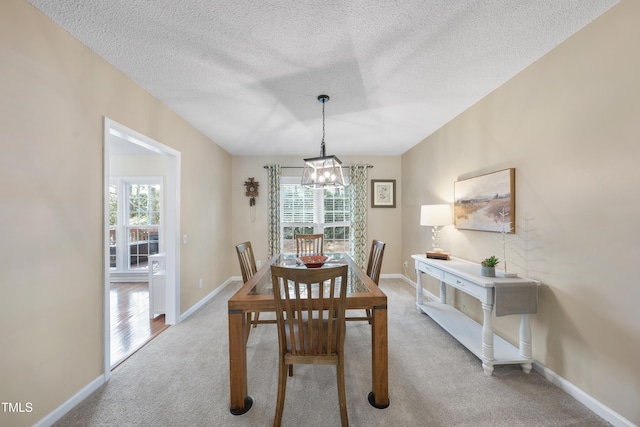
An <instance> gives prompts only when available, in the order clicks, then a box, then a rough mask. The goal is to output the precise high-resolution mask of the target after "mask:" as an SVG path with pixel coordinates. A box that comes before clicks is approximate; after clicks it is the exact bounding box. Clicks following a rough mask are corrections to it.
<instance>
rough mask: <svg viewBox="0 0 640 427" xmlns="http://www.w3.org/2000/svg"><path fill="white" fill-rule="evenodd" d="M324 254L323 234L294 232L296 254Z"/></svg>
mask: <svg viewBox="0 0 640 427" xmlns="http://www.w3.org/2000/svg"><path fill="white" fill-rule="evenodd" d="M307 255H324V234H296V256H307Z"/></svg>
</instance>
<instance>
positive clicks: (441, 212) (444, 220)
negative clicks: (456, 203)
mask: <svg viewBox="0 0 640 427" xmlns="http://www.w3.org/2000/svg"><path fill="white" fill-rule="evenodd" d="M450 224H453V221H452V215H451V205H446V204H443V205H423V206H422V207H421V208H420V225H427V226H428V225H430V226H436V225H437V226H442V225H450Z"/></svg>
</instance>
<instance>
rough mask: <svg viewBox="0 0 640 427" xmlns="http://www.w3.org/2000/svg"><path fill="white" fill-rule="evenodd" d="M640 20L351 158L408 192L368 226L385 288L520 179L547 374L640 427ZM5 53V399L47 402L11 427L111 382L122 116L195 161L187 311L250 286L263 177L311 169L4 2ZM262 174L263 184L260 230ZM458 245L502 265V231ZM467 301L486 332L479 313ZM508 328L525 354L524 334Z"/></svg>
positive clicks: (1, 220) (620, 10) (579, 38)
mask: <svg viewBox="0 0 640 427" xmlns="http://www.w3.org/2000/svg"><path fill="white" fill-rule="evenodd" d="M637 22H640V5H638V3H637V2H634V1H632V0H622V1H621V3H620V4H619V5H618V6H616V7H614V8H613V9H612V10H611V11H610V12H608V13H607V14H605V15H604V16H603V17H601V18H600V19H598V20H597V21H595V22H594V23H593V24H591V25H590V26H588V27H587V28H585V29H584V30H583V31H581V32H579V33H578V34H577V35H576V36H574V37H572V38H571V39H570V40H568V41H567V42H566V43H564V44H563V45H561V46H560V47H559V48H558V49H556V50H554V51H553V52H551V53H550V54H548V55H546V56H545V57H543V58H542V59H541V60H539V61H538V62H537V63H536V64H534V65H533V66H531V67H529V68H528V69H526V70H525V71H524V72H522V73H521V74H520V75H518V76H517V77H515V78H514V79H512V80H511V81H510V82H508V83H507V84H505V85H504V86H503V87H502V88H500V89H499V90H497V91H496V92H494V93H493V94H491V95H489V96H488V97H486V98H485V99H484V100H483V101H481V102H480V103H478V104H477V105H475V106H474V107H472V108H470V109H469V110H468V111H467V112H465V113H464V114H462V115H461V116H460V117H458V118H457V119H455V120H453V121H452V122H451V123H449V124H448V125H447V126H445V127H443V128H442V129H441V130H440V131H438V132H437V133H435V134H434V135H432V136H431V137H429V138H427V139H426V140H425V141H423V142H422V143H421V144H419V145H418V146H416V147H415V148H414V149H412V150H410V151H409V152H407V153H406V154H405V155H403V156H402V157H401V158H400V157H365V158H354V159H347V158H345V159H343V160H345V163H350V162H352V161H353V162H367V163H370V164H373V165H374V168H373V169H371V170H370V171H369V178H370V179H371V178H373V179H396V180H397V184H398V186H397V191H398V200H397V203H398V206H399V207H398V208H396V209H369V225H370V226H369V240H371V239H373V238H380V239H382V240H384V241H386V242H387V244H388V249H387V252H386V253H385V262H384V266H383V271H382V272H383V274H390V273H398V272H402V271H403V269H402V262H403V261H405V260H406V261H408V262H409V263H410V264H411V258H410V255H411V254H412V253H420V252H424V250H425V249H426V247H427V244H428V233H429V231H428V230H427V229H426V228H425V227H420V226H419V225H418V215H419V214H418V212H419V206H420V205H421V204H425V203H439V202H442V201H451V200H452V197H453V194H452V193H453V192H452V188H453V182H454V181H456V180H457V179H460V178H464V177H468V176H471V175H473V174H476V173H482V172H488V171H493V170H497V169H502V168H505V167H515V168H516V171H517V177H516V178H517V184H516V188H517V212H518V221H519V224H520V225H524V224H528V227H529V230H530V231H529V237H530V246H529V250H528V252H527V253H526V263H524V262H522V263H521V265H522V267H519V269H520V270H521V271H520V272H521V273H523V274H524V273H526V274H528V275H530V276H531V277H535V278H538V279H540V280H542V281H543V286H542V288H541V291H540V313H539V314H538V315H536V316H533V332H534V357H535V358H536V359H537V360H538V361H540V363H542V364H544V365H546V366H548V367H549V368H550V369H552V370H553V371H555V372H557V373H558V374H559V375H561V376H562V377H564V378H566V379H567V380H569V381H570V382H571V383H573V384H575V385H576V386H578V387H579V388H581V389H582V390H584V391H585V392H587V393H588V394H590V395H592V396H594V397H595V398H596V399H598V400H599V401H601V402H603V403H604V404H605V405H607V406H609V407H611V408H612V409H614V410H615V411H618V412H619V413H620V414H622V415H623V416H625V417H627V418H628V419H630V420H631V421H633V422H634V423H636V424H638V423H640V412H639V411H640V409H638V407H637V402H638V401H640V390H639V388H638V384H640V374H639V372H640V371H639V370H638V368H637V360H639V359H640V354H639V352H640V330H639V329H638V325H640V321H639V317H638V314H637V313H638V311H637V304H638V301H640V290H639V289H640V288H639V287H638V286H636V283H635V282H636V281H637V277H638V276H639V273H640V271H639V268H638V265H639V264H638V263H637V261H636V259H635V258H636V257H637V255H638V253H639V252H640V251H639V249H640V248H639V245H638V243H637V240H636V238H637V237H638V236H639V235H640V233H639V231H640V230H639V226H638V222H637V221H636V218H637V217H639V216H640V215H639V214H640V201H639V200H640V186H638V185H637V183H638V176H637V172H635V171H636V170H637V165H636V162H637V159H638V158H640V143H639V142H638V141H639V140H640V138H639V136H640V121H639V120H637V118H638V117H640V114H639V113H640V105H639V103H640V86H639V80H638V78H637V76H638V75H640V56H639V55H638V54H637V47H638V45H639V44H640V43H639V41H640V27H639V26H638V25H637ZM0 52H1V55H0V94H1V99H2V102H0V129H2V133H1V134H0V148H1V149H2V154H1V155H0V182H2V185H1V186H0V207H1V208H2V209H1V210H0V227H1V233H0V235H1V236H2V239H3V244H2V245H0V326H1V327H2V331H3V333H2V350H1V351H0V378H2V380H1V381H0V400H2V401H6V402H32V403H33V412H31V413H26V414H13V415H11V414H5V413H0V425H7V424H9V425H32V424H33V423H34V422H37V421H38V420H39V419H41V418H42V417H44V416H46V415H47V414H49V413H50V412H51V411H53V410H54V409H55V408H57V407H58V406H59V405H61V404H62V403H64V402H65V401H66V400H67V399H69V398H70V397H71V396H73V395H74V394H75V393H77V392H78V391H80V390H81V389H82V388H83V387H85V386H86V385H87V384H89V383H90V382H91V381H93V380H95V379H96V378H98V377H99V376H100V375H101V374H102V368H103V337H102V331H103V325H102V323H103V288H102V286H103V284H102V280H103V265H102V261H103V224H102V218H103V201H102V190H103V182H102V176H103V174H102V165H103V158H102V119H103V116H106V117H109V118H110V119H113V120H115V121H117V122H119V123H121V124H123V125H125V126H127V127H129V128H132V129H134V130H136V131H138V132H140V133H142V134H145V135H147V136H149V137H151V138H153V139H155V140H157V141H159V142H161V143H163V144H165V145H168V146H170V147H172V148H174V149H176V150H178V151H180V152H181V155H182V168H181V171H182V173H181V179H182V181H181V196H182V198H181V221H180V228H181V230H180V232H181V234H185V233H186V234H188V235H189V243H188V244H187V245H181V248H180V251H181V253H180V255H181V272H182V273H181V278H180V279H181V312H185V311H186V310H187V309H189V308H190V307H192V306H193V305H194V304H195V303H196V302H198V301H200V300H201V299H202V298H203V297H204V296H206V295H207V294H209V293H210V292H211V291H213V290H214V289H215V288H216V287H217V286H219V285H220V284H221V283H222V282H224V281H225V280H226V279H227V278H228V277H229V276H231V275H239V268H238V267H237V260H236V258H235V253H234V252H233V250H232V249H230V248H232V247H233V245H234V244H236V243H239V242H241V241H244V240H252V241H253V242H254V245H255V247H256V255H257V256H258V258H259V259H261V260H263V261H264V260H265V258H266V231H264V230H265V226H264V221H265V215H266V210H265V203H266V192H265V186H266V173H265V171H264V169H263V167H262V166H263V165H264V164H267V163H272V162H278V163H281V164H283V165H299V164H300V163H301V159H299V158H297V157H296V158H284V157H279V158H273V159H269V158H253V157H238V156H235V157H232V156H230V155H229V154H228V153H226V152H224V151H223V150H222V149H220V148H219V147H218V146H216V145H215V144H213V143H212V142H211V141H210V140H208V139H207V138H205V137H204V136H202V135H201V134H200V133H198V132H197V131H196V130H195V129H193V128H192V127H191V126H189V125H188V124H187V123H185V122H184V121H183V120H181V119H180V118H179V117H177V116H176V115H175V114H174V113H173V112H172V111H170V110H169V109H168V108H166V107H165V106H164V105H162V104H161V103H160V102H159V101H157V100H156V99H154V98H153V97H151V96H150V95H149V94H147V93H146V92H144V91H143V90H142V89H141V88H139V87H138V86H137V85H135V84H134V83H133V82H131V81H130V80H129V79H127V78H126V77H125V76H124V75H122V74H121V73H119V72H118V71H116V70H115V69H114V68H113V67H111V66H110V65H109V64H107V63H106V62H105V61H103V60H102V59H100V58H99V57H97V56H96V55H95V54H94V53H93V52H91V51H90V50H88V49H87V48H86V47H85V46H83V45H82V44H81V43H79V42H77V41H76V40H75V39H73V38H72V37H71V36H70V35H69V34H67V33H66V32H65V31H64V30H62V29H61V28H60V27H58V26H57V25H55V24H54V23H52V22H51V21H50V20H49V19H48V18H46V17H44V16H43V15H42V14H41V13H40V12H38V11H37V10H35V9H34V8H33V7H32V6H31V5H29V4H28V3H27V2H26V1H24V0H3V1H1V2H0ZM251 176H254V177H256V179H257V180H258V181H260V183H261V184H262V187H261V196H260V197H259V198H258V205H257V210H256V218H257V219H256V222H255V223H252V222H251V221H250V219H249V206H248V200H247V198H246V197H245V196H244V188H243V186H242V183H243V182H244V181H245V180H246V179H247V178H248V177H251ZM232 213H233V215H232ZM524 218H529V219H530V221H528V222H526V221H524ZM228 224H232V226H231V227H229V226H228ZM401 224H402V225H401ZM522 235H523V234H522V233H519V235H518V236H519V237H518V238H520V237H521V236H522ZM442 243H443V246H444V247H445V248H447V249H449V250H450V251H451V252H453V253H454V255H458V256H461V257H464V258H468V259H472V260H476V261H477V260H479V259H480V258H482V257H484V256H486V255H487V254H488V253H493V252H496V250H495V242H494V240H493V235H491V234H489V233H480V232H472V231H456V230H455V229H453V228H452V227H449V228H447V229H445V231H444V232H443V242H442ZM411 270H412V269H411V268H409V272H408V273H409V275H410V276H411V277H412V278H413V279H415V276H414V274H413V273H412V272H411ZM200 278H203V282H204V287H203V288H202V289H199V288H198V287H197V282H198V279H200ZM428 287H429V290H430V291H431V292H436V289H435V284H434V283H433V282H429V284H428ZM456 302H457V303H458V306H459V307H460V308H461V309H462V310H465V311H468V312H469V313H470V314H471V315H472V316H475V317H478V316H479V309H478V307H477V305H476V304H475V302H474V301H472V300H468V299H465V298H461V297H459V298H457V300H456ZM496 327H497V329H498V330H499V332H500V333H501V334H503V335H505V336H507V337H508V338H510V339H511V340H512V341H514V340H515V337H516V335H517V326H516V325H515V322H514V321H513V320H512V319H509V318H506V319H504V318H500V319H497V321H496Z"/></svg>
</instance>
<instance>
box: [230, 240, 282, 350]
mask: <svg viewBox="0 0 640 427" xmlns="http://www.w3.org/2000/svg"><path fill="white" fill-rule="evenodd" d="M236 252H237V253H238V261H239V262H240V271H242V281H243V283H247V282H248V281H249V280H250V279H251V278H252V277H253V275H254V274H256V271H258V268H257V267H256V259H255V257H254V256H253V248H252V247H251V242H244V243H240V244H239V245H236ZM259 318H260V313H259V312H255V313H253V318H252V313H247V330H246V338H249V332H250V331H251V325H253V327H254V328H255V327H256V326H257V325H258V324H259V323H275V322H274V321H261V320H259Z"/></svg>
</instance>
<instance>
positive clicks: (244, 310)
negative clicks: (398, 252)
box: [227, 253, 389, 415]
mask: <svg viewBox="0 0 640 427" xmlns="http://www.w3.org/2000/svg"><path fill="white" fill-rule="evenodd" d="M327 255H328V256H329V260H328V261H327V263H325V265H324V266H323V267H322V268H326V267H331V266H332V265H334V266H335V265H336V264H346V265H348V266H349V284H348V288H347V302H346V304H347V306H346V309H347V310H363V311H364V310H370V313H371V317H370V319H367V318H366V317H364V319H365V320H370V324H371V392H370V393H369V395H368V400H369V403H370V404H371V405H372V406H374V407H376V408H380V409H384V408H386V407H388V406H389V372H388V363H389V361H388V336H387V334H388V331H387V296H386V295H385V294H384V292H382V291H381V290H380V288H378V286H377V285H376V284H375V282H373V281H372V280H371V279H370V278H369V276H367V274H366V273H365V272H364V270H363V269H362V268H360V266H358V264H357V263H356V262H355V261H354V260H353V258H352V257H351V256H349V255H348V254H347V253H336V254H327ZM272 265H279V266H287V267H291V268H306V267H305V266H304V265H302V264H300V263H299V262H298V261H297V260H296V257H295V256H294V255H288V254H277V255H275V256H273V257H272V258H271V259H270V260H269V261H268V262H267V263H266V264H265V265H264V266H262V268H260V269H259V270H258V271H257V272H256V274H254V276H253V277H252V278H251V279H250V280H249V281H247V282H246V283H245V284H244V285H243V286H242V287H241V288H240V289H239V290H238V291H237V292H236V293H235V294H234V295H233V296H232V297H231V298H229V300H228V302H227V307H228V310H229V377H230V378H229V379H230V397H231V403H230V412H231V413H232V414H233V415H242V414H244V413H246V412H247V411H249V410H250V409H251V406H252V405H253V398H252V397H251V396H249V390H248V387H247V340H248V338H249V334H248V333H247V331H248V327H249V326H250V325H249V324H248V322H249V321H250V320H249V319H250V317H249V316H247V314H251V313H265V312H272V313H273V312H275V301H274V297H273V289H272V287H271V272H270V270H271V266H272ZM347 320H363V318H362V317H359V318H351V319H347ZM261 327H269V326H261ZM273 337H274V340H277V339H278V335H277V332H276V329H275V328H274V329H273ZM348 340H349V334H348V332H347V343H348Z"/></svg>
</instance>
